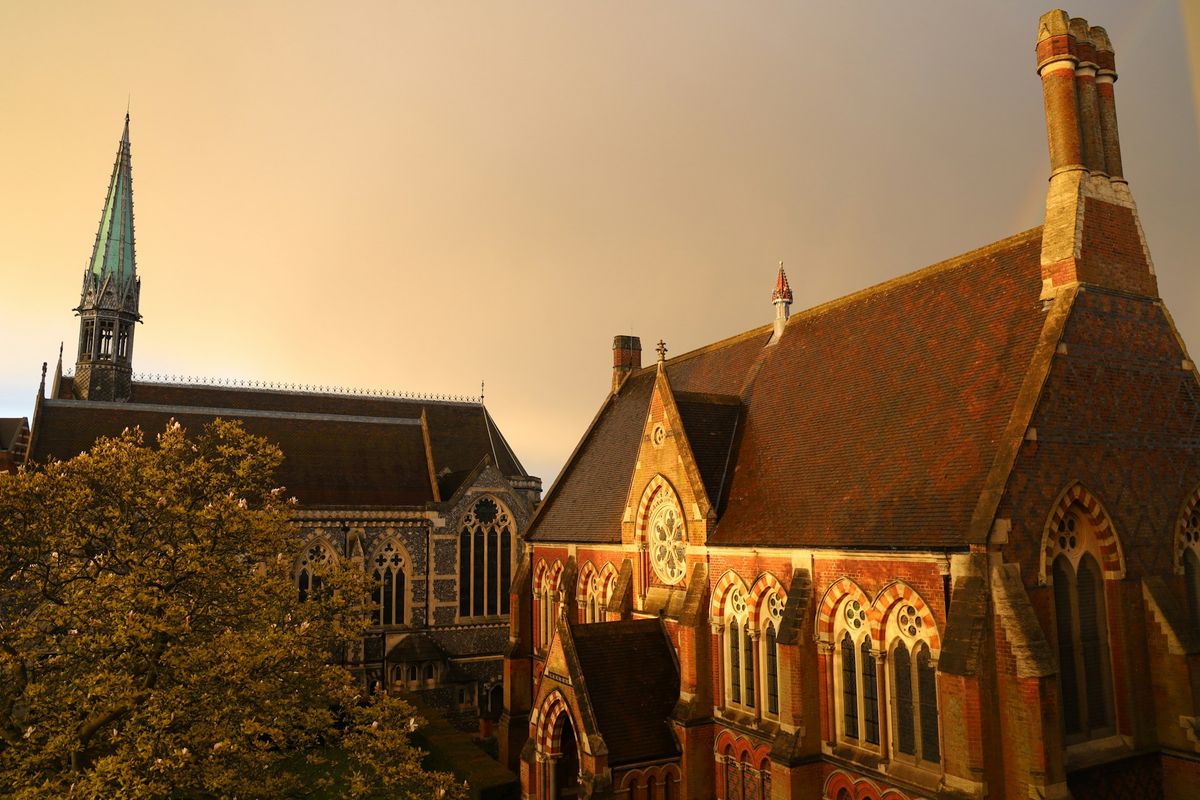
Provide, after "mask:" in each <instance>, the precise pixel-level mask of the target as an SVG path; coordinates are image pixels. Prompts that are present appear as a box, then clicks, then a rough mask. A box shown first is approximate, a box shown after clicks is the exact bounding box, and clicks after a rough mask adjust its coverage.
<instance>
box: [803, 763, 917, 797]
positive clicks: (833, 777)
mask: <svg viewBox="0 0 1200 800" xmlns="http://www.w3.org/2000/svg"><path fill="white" fill-rule="evenodd" d="M843 790H844V791H845V792H846V793H847V794H849V795H850V797H851V798H853V800H911V798H910V797H909V796H908V795H906V794H904V793H903V792H901V791H900V790H899V789H888V788H883V789H881V788H880V787H879V785H878V784H877V783H875V782H874V781H873V780H871V779H870V778H855V777H853V776H851V775H849V774H847V773H845V772H842V771H841V770H840V769H839V770H834V771H833V772H831V773H829V777H828V778H826V779H825V788H824V789H823V790H822V793H823V796H824V798H825V800H838V792H841V791H843Z"/></svg>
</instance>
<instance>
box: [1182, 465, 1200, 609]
mask: <svg viewBox="0 0 1200 800" xmlns="http://www.w3.org/2000/svg"><path fill="white" fill-rule="evenodd" d="M1179 527H1180V529H1181V539H1182V541H1181V542H1180V546H1181V547H1182V553H1181V554H1180V560H1181V561H1182V562H1183V582H1184V590H1185V591H1186V592H1187V604H1188V611H1189V612H1191V618H1192V627H1193V628H1194V629H1195V630H1196V631H1197V632H1200V489H1197V490H1196V491H1195V492H1193V494H1192V501H1191V502H1190V503H1188V505H1187V508H1186V510H1185V512H1184V515H1183V519H1181V520H1180V522H1179Z"/></svg>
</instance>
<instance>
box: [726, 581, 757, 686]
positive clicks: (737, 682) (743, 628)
mask: <svg viewBox="0 0 1200 800" xmlns="http://www.w3.org/2000/svg"><path fill="white" fill-rule="evenodd" d="M754 651H755V641H754V637H753V636H751V627H750V609H749V607H748V606H747V604H746V595H745V593H744V592H743V591H742V589H741V587H735V588H734V589H732V590H730V592H729V596H728V598H727V599H726V600H725V664H726V667H727V669H726V675H727V678H726V681H725V697H726V700H727V702H728V704H732V705H740V706H743V707H745V708H754V706H755V687H754V668H755V652H754Z"/></svg>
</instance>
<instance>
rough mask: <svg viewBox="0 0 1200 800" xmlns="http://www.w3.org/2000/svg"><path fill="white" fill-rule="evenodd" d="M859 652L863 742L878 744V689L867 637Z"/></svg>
mask: <svg viewBox="0 0 1200 800" xmlns="http://www.w3.org/2000/svg"><path fill="white" fill-rule="evenodd" d="M859 650H861V651H862V665H861V666H862V684H863V691H862V695H863V727H864V730H863V741H865V742H866V743H867V744H879V687H878V686H877V685H876V682H875V659H874V658H872V657H871V638H870V637H869V636H867V637H863V640H862V644H861V645H860V646H859Z"/></svg>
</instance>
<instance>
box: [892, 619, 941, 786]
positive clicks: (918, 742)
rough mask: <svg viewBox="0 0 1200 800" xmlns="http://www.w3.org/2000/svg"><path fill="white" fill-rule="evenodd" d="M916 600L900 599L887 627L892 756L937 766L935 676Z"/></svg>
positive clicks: (924, 620)
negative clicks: (893, 732) (897, 755)
mask: <svg viewBox="0 0 1200 800" xmlns="http://www.w3.org/2000/svg"><path fill="white" fill-rule="evenodd" d="M916 602H917V601H915V600H914V601H911V602H910V601H909V600H903V601H901V602H900V603H898V604H897V605H896V606H895V607H894V609H893V611H892V614H891V619H890V621H889V623H888V626H887V628H886V631H887V641H888V642H889V643H890V659H891V670H890V675H891V681H892V698H893V701H892V703H891V707H892V708H893V709H894V711H895V719H894V720H893V728H894V730H895V736H894V739H893V742H892V744H893V748H894V751H895V753H897V754H900V755H904V756H908V757H909V758H911V759H914V760H916V761H928V762H932V763H939V762H940V760H941V739H940V732H939V729H938V712H937V708H938V705H937V677H936V671H937V670H936V666H935V665H934V661H933V655H932V651H931V649H930V647H929V643H928V634H929V633H930V631H929V623H928V622H926V619H927V617H926V613H924V612H923V610H922V609H919V608H918V607H917V605H916Z"/></svg>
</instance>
